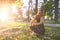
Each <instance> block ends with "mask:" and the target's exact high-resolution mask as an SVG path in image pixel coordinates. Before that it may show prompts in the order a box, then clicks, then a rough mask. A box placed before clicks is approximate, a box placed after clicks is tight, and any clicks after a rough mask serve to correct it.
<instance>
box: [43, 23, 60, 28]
mask: <svg viewBox="0 0 60 40" xmlns="http://www.w3.org/2000/svg"><path fill="white" fill-rule="evenodd" d="M44 25H45V26H51V27H60V24H44Z"/></svg>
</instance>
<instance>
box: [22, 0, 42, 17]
mask: <svg viewBox="0 0 60 40" xmlns="http://www.w3.org/2000/svg"><path fill="white" fill-rule="evenodd" d="M32 1H33V3H32V5H33V7H34V4H35V0H32ZM28 2H29V0H23V3H24V5H23V8H22V10H23V16H24V17H25V16H26V15H25V14H26V11H27V10H28V6H29V5H28ZM40 2H43V0H38V3H39V4H38V8H39V7H40V6H41V3H40Z"/></svg>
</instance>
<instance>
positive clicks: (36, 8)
mask: <svg viewBox="0 0 60 40" xmlns="http://www.w3.org/2000/svg"><path fill="white" fill-rule="evenodd" d="M37 7H38V0H36V11H35V12H36V13H37Z"/></svg>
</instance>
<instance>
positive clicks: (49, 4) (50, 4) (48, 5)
mask: <svg viewBox="0 0 60 40" xmlns="http://www.w3.org/2000/svg"><path fill="white" fill-rule="evenodd" d="M44 1H45V2H44V3H43V5H42V8H43V9H44V13H46V12H48V14H49V15H50V16H51V13H52V11H53V10H54V1H53V0H50V1H46V0H44Z"/></svg>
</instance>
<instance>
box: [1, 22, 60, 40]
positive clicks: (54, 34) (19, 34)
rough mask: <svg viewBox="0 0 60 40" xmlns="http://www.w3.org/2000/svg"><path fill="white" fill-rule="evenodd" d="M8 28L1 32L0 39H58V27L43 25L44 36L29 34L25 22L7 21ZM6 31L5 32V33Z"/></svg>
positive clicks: (59, 30)
mask: <svg viewBox="0 0 60 40" xmlns="http://www.w3.org/2000/svg"><path fill="white" fill-rule="evenodd" d="M6 25H7V26H8V28H10V29H8V30H5V31H3V32H2V34H3V35H0V40H42V39H45V40H59V39H60V27H49V26H45V30H46V31H45V35H44V37H41V36H35V35H31V32H30V31H29V30H30V28H29V26H30V25H29V24H26V23H17V22H12V23H10V22H9V23H7V24H6ZM5 33H7V34H5Z"/></svg>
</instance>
